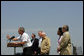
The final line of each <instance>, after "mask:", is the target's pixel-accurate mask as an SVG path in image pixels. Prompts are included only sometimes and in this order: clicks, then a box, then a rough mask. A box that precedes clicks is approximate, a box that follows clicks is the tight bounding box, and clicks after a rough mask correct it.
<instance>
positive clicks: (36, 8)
mask: <svg viewBox="0 0 84 56" xmlns="http://www.w3.org/2000/svg"><path fill="white" fill-rule="evenodd" d="M63 25H69V27H70V34H71V41H72V43H74V45H77V46H82V48H83V2H82V1H2V2H1V34H3V35H4V33H5V32H7V33H9V34H10V33H15V34H16V35H17V34H18V33H17V30H18V27H20V26H23V27H24V28H25V29H26V32H27V33H28V34H29V35H31V33H36V35H37V32H38V31H39V30H43V31H45V32H46V33H47V35H48V36H49V37H50V39H51V41H52V43H54V44H55V42H56V41H57V39H58V36H57V29H58V28H59V27H61V26H63ZM17 36H18V35H17ZM37 37H38V35H37ZM1 38H2V37H1ZM4 38H5V37H4ZM52 38H53V39H54V40H53V39H52ZM55 40H56V41H55ZM56 46H57V44H56ZM54 48H56V47H54Z"/></svg>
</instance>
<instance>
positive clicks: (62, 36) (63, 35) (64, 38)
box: [57, 25, 72, 55]
mask: <svg viewBox="0 0 84 56" xmlns="http://www.w3.org/2000/svg"><path fill="white" fill-rule="evenodd" d="M57 35H59V39H58V47H57V52H58V53H59V54H60V55H71V54H72V49H71V39H70V33H69V26H68V25H64V26H63V27H59V28H58V31H57Z"/></svg>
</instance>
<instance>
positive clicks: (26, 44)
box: [7, 27, 50, 55]
mask: <svg viewBox="0 0 84 56" xmlns="http://www.w3.org/2000/svg"><path fill="white" fill-rule="evenodd" d="M18 33H19V34H20V36H19V37H16V38H13V39H12V40H13V41H17V40H20V42H14V43H13V44H22V45H23V55H49V52H50V39H49V38H48V36H47V35H46V33H45V32H43V31H38V36H39V39H37V38H36V35H35V34H34V33H32V35H31V37H32V39H30V37H29V35H28V34H27V33H25V29H24V27H19V29H18ZM7 38H8V39H11V37H10V36H9V35H7Z"/></svg>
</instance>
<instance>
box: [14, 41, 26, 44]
mask: <svg viewBox="0 0 84 56" xmlns="http://www.w3.org/2000/svg"><path fill="white" fill-rule="evenodd" d="M25 43H26V41H24V42H15V44H22V45H23V44H25Z"/></svg>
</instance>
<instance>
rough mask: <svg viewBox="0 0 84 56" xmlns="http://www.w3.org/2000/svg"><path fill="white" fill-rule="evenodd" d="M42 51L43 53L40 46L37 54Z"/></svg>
mask: <svg viewBox="0 0 84 56" xmlns="http://www.w3.org/2000/svg"><path fill="white" fill-rule="evenodd" d="M40 53H41V48H40V47H38V50H37V54H39V55H40Z"/></svg>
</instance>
